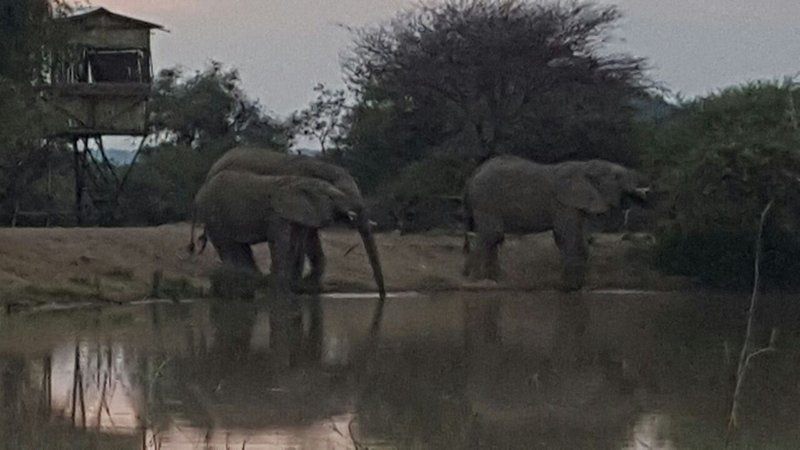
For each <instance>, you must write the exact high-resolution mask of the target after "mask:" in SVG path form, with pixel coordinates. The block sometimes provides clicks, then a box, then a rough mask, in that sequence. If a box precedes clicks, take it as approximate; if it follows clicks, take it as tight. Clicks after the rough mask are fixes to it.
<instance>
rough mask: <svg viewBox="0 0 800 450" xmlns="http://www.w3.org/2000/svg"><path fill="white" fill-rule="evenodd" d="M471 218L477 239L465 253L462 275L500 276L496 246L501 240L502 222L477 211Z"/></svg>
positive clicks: (491, 277)
mask: <svg viewBox="0 0 800 450" xmlns="http://www.w3.org/2000/svg"><path fill="white" fill-rule="evenodd" d="M473 220H474V224H475V232H476V234H477V236H478V239H477V243H476V245H474V246H472V248H471V249H470V252H469V253H468V254H467V259H466V264H465V266H464V275H466V276H468V277H469V278H471V279H473V280H482V279H485V278H490V279H492V280H497V279H499V278H500V276H501V272H500V265H499V261H498V255H497V247H498V246H499V245H500V244H501V243H502V242H503V225H502V222H501V221H500V220H499V219H497V218H495V217H492V216H490V215H487V214H482V213H481V212H479V211H474V212H473Z"/></svg>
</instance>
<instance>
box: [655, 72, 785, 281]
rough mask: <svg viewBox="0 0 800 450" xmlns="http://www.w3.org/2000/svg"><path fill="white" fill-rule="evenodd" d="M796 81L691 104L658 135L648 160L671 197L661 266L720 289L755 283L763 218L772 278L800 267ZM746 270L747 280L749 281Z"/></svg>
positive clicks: (762, 85) (781, 277)
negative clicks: (765, 215) (765, 212)
mask: <svg viewBox="0 0 800 450" xmlns="http://www.w3.org/2000/svg"><path fill="white" fill-rule="evenodd" d="M798 101H800V91H799V90H798V88H797V86H796V85H795V84H794V83H792V82H783V83H777V82H757V83H750V84H747V85H743V86H738V87H732V88H729V89H725V90H723V91H721V92H719V93H717V94H713V95H710V96H708V97H705V98H701V99H697V100H694V101H691V102H688V103H687V104H685V105H684V106H683V108H682V110H681V111H680V112H679V113H678V114H676V115H675V116H674V117H673V118H672V119H670V120H669V121H668V122H667V123H666V124H664V126H663V127H661V129H660V130H658V131H657V132H656V133H655V135H654V137H655V141H654V145H653V146H652V148H651V150H650V151H649V152H648V153H647V154H646V155H645V157H644V162H645V164H646V165H647V166H648V167H650V168H651V171H652V172H653V173H654V174H655V175H656V181H657V184H658V185H659V186H660V188H661V189H662V190H664V191H667V192H669V194H670V199H669V202H668V203H669V206H670V208H671V211H672V216H673V217H672V221H671V223H670V226H669V227H667V228H665V229H664V230H663V233H662V234H663V236H662V240H661V244H660V262H661V264H662V266H664V267H667V268H671V269H673V270H675V271H679V272H682V273H687V272H694V274H696V275H699V276H701V277H702V278H703V279H705V280H706V281H709V282H712V283H714V284H727V285H731V284H737V283H739V282H744V283H745V284H747V283H749V282H750V281H751V279H752V277H751V276H749V275H752V267H751V265H752V257H753V248H752V247H753V242H754V239H753V236H754V235H755V230H756V224H757V219H758V217H759V213H760V212H761V210H762V209H763V208H764V205H766V204H767V203H768V202H769V201H770V200H774V201H775V208H774V210H773V211H772V212H771V213H770V215H771V219H770V221H769V222H768V224H767V229H766V231H765V257H764V264H765V267H766V269H765V271H764V272H765V277H767V278H769V277H770V276H771V277H772V278H773V281H774V282H779V281H782V280H783V281H788V279H789V278H791V277H792V275H791V274H792V273H797V270H800V258H798V256H800V239H798V238H797V237H796V236H797V232H798V230H800V208H798V205H800V128H799V127H798V122H797V120H798V119H797V111H796V108H795V105H796V104H797V102H798ZM745 274H748V276H745Z"/></svg>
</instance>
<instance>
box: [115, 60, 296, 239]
mask: <svg viewBox="0 0 800 450" xmlns="http://www.w3.org/2000/svg"><path fill="white" fill-rule="evenodd" d="M155 92H156V93H155V98H154V100H153V104H152V108H151V109H152V114H153V121H152V123H153V126H154V134H155V136H156V138H157V141H156V142H157V144H156V145H155V146H152V147H149V148H146V149H145V150H144V154H143V156H142V158H141V162H140V163H139V164H137V166H136V167H135V168H134V169H133V172H132V175H131V178H130V181H129V182H128V186H127V187H126V188H125V192H124V193H123V196H122V198H121V199H120V203H121V204H120V217H118V220H119V222H121V223H124V224H135V225H157V224H162V223H166V222H173V221H177V220H185V219H187V218H188V217H189V212H190V207H191V204H192V199H193V198H194V195H195V193H196V192H197V190H198V189H199V188H200V185H201V184H202V183H203V181H204V180H205V176H206V173H207V172H208V169H209V168H210V167H211V165H212V164H213V163H214V161H216V160H217V158H219V157H220V156H221V155H222V154H223V153H224V152H226V151H227V150H229V149H231V148H232V147H234V146H236V145H239V144H242V143H247V144H250V145H254V146H258V147H265V148H270V149H273V150H278V151H285V150H286V148H287V147H288V142H289V140H288V136H289V134H288V132H287V129H286V126H284V125H283V124H281V123H279V122H277V121H276V120H274V119H273V118H271V117H269V116H268V115H266V114H264V113H263V112H262V110H261V107H260V105H258V103H257V102H254V101H252V100H250V99H248V98H247V97H246V96H245V95H244V93H243V91H242V89H241V87H240V86H239V77H238V75H237V73H236V71H235V70H225V69H223V67H222V65H221V64H219V63H212V64H211V66H210V67H209V68H207V69H206V70H205V71H203V72H197V73H195V74H194V75H192V76H190V77H187V78H183V77H181V76H180V71H179V70H177V69H168V70H164V71H162V72H161V73H160V74H159V77H158V79H157V80H156V81H155Z"/></svg>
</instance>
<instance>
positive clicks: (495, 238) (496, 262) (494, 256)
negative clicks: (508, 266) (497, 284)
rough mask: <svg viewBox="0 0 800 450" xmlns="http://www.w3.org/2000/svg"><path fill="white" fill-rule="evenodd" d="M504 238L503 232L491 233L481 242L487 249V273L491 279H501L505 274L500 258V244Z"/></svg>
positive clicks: (487, 276)
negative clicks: (501, 267)
mask: <svg viewBox="0 0 800 450" xmlns="http://www.w3.org/2000/svg"><path fill="white" fill-rule="evenodd" d="M503 240H504V236H503V234H502V233H491V234H489V235H487V236H486V241H485V242H483V243H481V244H480V245H483V246H484V247H485V249H486V250H485V251H486V260H485V261H486V269H485V270H486V272H485V273H486V278H489V279H490V280H494V281H499V280H500V278H502V276H503V273H502V270H500V259H499V258H498V252H499V250H500V244H502V243H503Z"/></svg>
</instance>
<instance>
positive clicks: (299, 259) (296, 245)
mask: <svg viewBox="0 0 800 450" xmlns="http://www.w3.org/2000/svg"><path fill="white" fill-rule="evenodd" d="M309 233H310V230H309V229H307V228H305V227H302V226H299V225H293V226H292V229H291V231H290V235H291V238H290V239H291V247H290V250H289V251H290V252H291V258H292V267H291V271H292V272H291V282H292V287H293V288H296V287H297V286H298V285H299V283H300V280H301V279H302V277H303V269H305V264H306V246H307V241H308V236H309Z"/></svg>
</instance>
